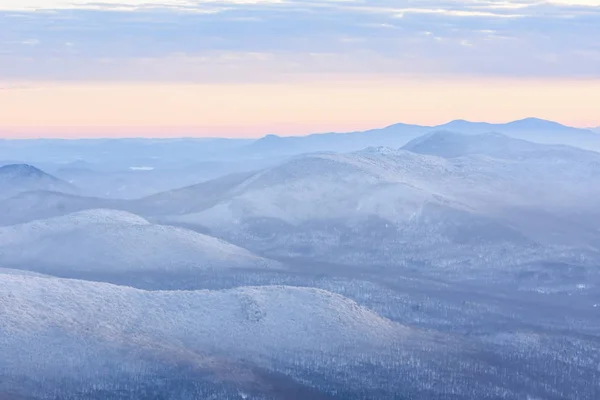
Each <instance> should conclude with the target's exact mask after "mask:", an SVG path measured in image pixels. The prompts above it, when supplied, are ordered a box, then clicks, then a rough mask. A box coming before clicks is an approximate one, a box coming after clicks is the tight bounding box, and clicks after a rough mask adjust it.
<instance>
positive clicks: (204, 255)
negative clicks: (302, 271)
mask: <svg viewBox="0 0 600 400" xmlns="http://www.w3.org/2000/svg"><path fill="white" fill-rule="evenodd" d="M0 265H3V266H5V267H8V268H20V269H29V270H34V271H39V272H45V273H49V274H58V275H65V274H67V275H68V274H70V273H96V274H110V273H135V272H136V271H139V272H142V271H146V272H148V271H167V272H174V273H176V272H185V271H193V270H195V269H210V268H246V267H248V268H270V267H273V268H274V267H276V263H273V262H271V261H268V260H265V259H263V258H260V257H257V256H255V255H253V254H252V253H250V252H248V251H247V250H244V249H242V248H239V247H236V246H233V245H231V244H229V243H226V242H223V241H222V240H219V239H215V238H212V237H209V236H206V235H201V234H198V233H195V232H192V231H188V230H185V229H180V228H175V227H170V226H161V225H153V224H150V223H149V222H148V221H146V220H145V219H143V218H141V217H139V216H137V215H134V214H130V213H126V212H122V211H115V210H89V211H82V212H78V213H74V214H69V215H67V216H63V217H56V218H51V219H47V220H40V221H34V222H31V223H26V224H21V225H14V226H6V227H1V228H0Z"/></svg>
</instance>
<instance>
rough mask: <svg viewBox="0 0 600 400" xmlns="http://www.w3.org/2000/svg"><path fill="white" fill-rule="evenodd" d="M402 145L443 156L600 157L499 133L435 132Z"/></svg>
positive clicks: (519, 158) (551, 158) (412, 149)
mask: <svg viewBox="0 0 600 400" xmlns="http://www.w3.org/2000/svg"><path fill="white" fill-rule="evenodd" d="M402 148H403V149H404V150H408V151H412V152H414V153H419V154H426V155H433V156H439V157H444V158H455V157H465V156H469V155H486V156H490V157H494V158H503V159H515V160H527V161H533V160H539V159H542V160H544V159H545V160H546V161H551V160H553V159H554V160H557V159H566V160H569V159H572V160H573V161H575V162H576V163H581V162H582V161H584V160H586V159H587V160H590V161H592V162H594V161H595V162H598V160H599V159H600V154H599V153H596V152H592V151H588V150H582V149H578V148H576V147H569V146H562V145H540V144H537V143H533V142H529V141H526V140H522V139H516V138H513V137H510V136H506V135H503V134H500V133H483V134H464V133H456V132H450V131H436V132H431V133H428V134H426V135H424V136H421V137H419V138H417V139H414V140H411V141H410V142H409V143H407V144H406V145H405V146H404V147H402Z"/></svg>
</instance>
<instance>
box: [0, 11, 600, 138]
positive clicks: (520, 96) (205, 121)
mask: <svg viewBox="0 0 600 400" xmlns="http://www.w3.org/2000/svg"><path fill="white" fill-rule="evenodd" d="M599 38H600V0H552V1H541V0H368V1H367V0H363V1H361V0H307V1H300V0H212V1H211V0H129V1H124V0H97V1H95V2H90V1H82V0H79V1H77V0H0V136H3V137H112V136H158V137H168V136H227V137H259V136H262V135H265V134H273V133H274V134H279V135H292V134H305V133H313V132H329V131H352V130H360V129H368V128H374V127H381V126H386V125H390V124H393V123H396V122H406V123H418V124H424V125H436V124H441V123H445V122H448V121H449V120H452V119H468V120H477V121H489V122H506V121H510V120H515V119H519V118H525V117H530V116H534V117H539V118H546V119H552V120H555V121H558V122H562V123H565V124H568V125H573V126H581V127H588V126H589V127H591V126H600V106H598V105H599V104H600V39H599Z"/></svg>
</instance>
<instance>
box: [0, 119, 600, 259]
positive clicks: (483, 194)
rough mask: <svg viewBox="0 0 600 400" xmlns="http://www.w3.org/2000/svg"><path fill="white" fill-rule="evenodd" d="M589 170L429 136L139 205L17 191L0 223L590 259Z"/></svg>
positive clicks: (547, 150) (577, 159)
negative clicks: (98, 212) (89, 221)
mask: <svg viewBox="0 0 600 400" xmlns="http://www.w3.org/2000/svg"><path fill="white" fill-rule="evenodd" d="M598 171H600V154H599V153H596V152H592V151H587V150H583V149H579V148H575V147H569V146H564V145H547V144H538V143H533V142H528V141H525V140H522V139H516V138H513V137H510V136H506V135H502V134H497V133H496V134H457V133H453V132H439V131H438V132H433V133H429V134H426V135H424V136H422V137H420V138H418V139H414V140H413V141H410V142H409V143H408V144H406V146H405V147H404V148H403V149H390V148H386V147H370V148H367V149H364V150H361V151H358V152H353V153H347V154H338V153H320V154H309V155H303V156H298V157H293V158H292V159H291V160H289V161H286V162H283V163H280V164H279V165H276V166H274V167H268V168H265V169H262V170H260V171H257V172H248V173H242V174H236V175H230V176H226V177H223V178H219V179H216V180H212V181H208V182H204V183H200V184H197V185H193V186H190V187H186V188H182V189H178V190H174V191H168V192H164V193H159V194H156V195H153V196H149V197H145V198H142V199H139V200H130V201H115V200H104V199H86V198H82V197H77V196H70V195H63V194H60V193H48V192H30V193H24V194H22V195H20V196H17V197H15V198H13V199H8V200H5V201H3V202H2V203H0V206H1V207H2V209H3V210H6V214H4V215H0V221H4V223H5V224H6V223H15V222H16V221H18V222H26V221H27V220H31V219H37V218H40V217H42V216H43V217H50V216H57V215H63V214H67V213H69V212H71V213H72V212H77V211H81V210H84V209H87V208H114V209H120V210H124V211H127V212H131V213H135V214H138V215H141V216H143V217H144V218H146V220H150V221H153V222H154V223H157V224H160V225H175V226H180V227H182V228H185V229H191V230H194V231H197V232H201V233H202V234H206V235H210V236H214V237H218V238H221V239H223V240H226V241H227V242H230V243H233V244H234V245H237V246H240V247H243V248H248V249H250V250H251V251H252V252H254V253H256V254H259V255H261V256H265V257H267V258H276V259H281V260H287V259H290V258H302V257H310V258H311V259H312V260H313V261H317V260H318V261H319V262H333V261H335V262H336V263H341V264H346V265H361V264H378V265H396V266H398V265H414V263H426V264H432V263H433V264H435V265H437V266H438V267H439V266H442V265H444V266H450V265H453V266H459V265H462V266H463V267H464V265H465V260H466V261H468V263H470V264H472V265H475V266H481V265H482V264H487V265H488V266H490V267H491V266H493V265H497V266H502V265H522V264H523V263H533V262H542V261H544V262H545V261H548V260H553V261H554V262H567V263H569V262H574V260H579V259H580V255H582V254H584V255H585V257H587V259H588V261H586V262H585V263H586V264H587V263H588V262H591V263H593V260H594V259H595V257H596V252H597V250H594V249H596V245H595V243H597V241H598V240H599V234H598V231H597V228H596V227H597V224H598V223H599V222H600V212H598V210H597V206H596V204H595V199H596V198H598V196H599V195H600V187H598V185H597V184H596V183H597V182H598V180H599V179H600V175H599V172H598ZM160 229H165V228H160ZM138 231H139V232H138ZM136 232H138V233H140V234H141V230H139V229H138V230H136ZM82 237H85V235H83V236H82ZM73 240H78V239H76V238H74V239H73ZM82 240H83V239H82ZM140 240H144V239H140ZM124 243H126V241H124ZM151 243H153V242H151ZM58 248H60V247H58ZM82 248H85V247H82ZM117 248H118V247H117ZM125 259H127V258H125ZM25 261H27V262H31V261H32V260H31V259H30V260H25Z"/></svg>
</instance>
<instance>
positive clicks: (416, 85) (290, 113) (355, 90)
mask: <svg viewBox="0 0 600 400" xmlns="http://www.w3.org/2000/svg"><path fill="white" fill-rule="evenodd" d="M598 104H600V80H550V79H548V80H541V79H538V80H525V79H508V78H495V79H492V78H487V79H476V78H454V79H425V78H422V79H405V78H404V79H400V78H396V79H390V78H389V77H379V78H378V77H373V78H371V79H356V80H342V79H339V80H327V81H325V80H314V81H309V82H288V83H252V84H183V83H116V82H112V83H65V82H41V83H40V82H38V83H14V82H11V83H6V84H2V83H1V82H0V137H5V138H38V137H48V138H87V137H106V138H108V137H140V136H141V137H182V136H186V137H191V136H197V137H248V138H254V137H260V136H264V135H266V134H278V135H282V136H285V135H304V134H309V133H318V132H347V131H355V130H366V129H372V128H380V127H384V126H387V125H391V124H394V123H398V122H403V123H410V124H419V125H428V126H432V125H439V124H443V123H446V122H448V121H451V120H454V119H467V120H471V121H485V122H492V123H501V122H508V121H513V120H517V119H521V118H526V117H538V118H544V119H549V120H553V121H556V122H560V123H563V124H565V125H569V126H576V127H592V126H600V112H598Z"/></svg>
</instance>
